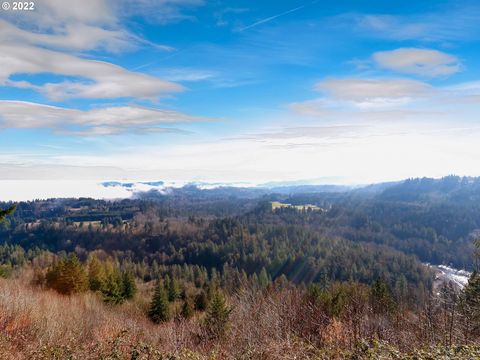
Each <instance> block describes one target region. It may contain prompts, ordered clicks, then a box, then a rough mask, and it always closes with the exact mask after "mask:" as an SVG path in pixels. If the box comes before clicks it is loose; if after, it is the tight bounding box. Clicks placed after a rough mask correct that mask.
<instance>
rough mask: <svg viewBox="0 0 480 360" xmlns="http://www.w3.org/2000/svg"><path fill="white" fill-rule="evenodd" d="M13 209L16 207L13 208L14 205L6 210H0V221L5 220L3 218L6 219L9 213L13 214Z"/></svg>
mask: <svg viewBox="0 0 480 360" xmlns="http://www.w3.org/2000/svg"><path fill="white" fill-rule="evenodd" d="M15 209H16V206H15V205H14V206H11V207H9V208H8V209H5V210H3V209H0V221H2V220H3V219H5V217H6V216H7V215H10V214H11V213H13V212H14V211H15Z"/></svg>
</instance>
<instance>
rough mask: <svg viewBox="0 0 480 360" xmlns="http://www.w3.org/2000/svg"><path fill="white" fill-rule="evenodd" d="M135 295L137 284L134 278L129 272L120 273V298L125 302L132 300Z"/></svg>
mask: <svg viewBox="0 0 480 360" xmlns="http://www.w3.org/2000/svg"><path fill="white" fill-rule="evenodd" d="M136 293H137V284H136V283H135V277H134V276H133V273H132V272H131V271H128V270H127V271H124V272H123V273H122V296H123V298H124V299H126V300H130V299H133V297H134V296H135V294H136Z"/></svg>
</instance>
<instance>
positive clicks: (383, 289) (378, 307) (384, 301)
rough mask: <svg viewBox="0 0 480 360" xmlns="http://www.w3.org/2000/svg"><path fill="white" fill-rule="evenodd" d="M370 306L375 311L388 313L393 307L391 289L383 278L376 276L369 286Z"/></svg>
mask: <svg viewBox="0 0 480 360" xmlns="http://www.w3.org/2000/svg"><path fill="white" fill-rule="evenodd" d="M370 295H371V300H372V308H373V311H374V312H375V313H381V314H389V313H391V312H392V311H393V310H394V308H395V302H394V300H393V296H392V291H391V290H390V287H389V286H388V284H387V283H386V282H385V280H384V279H383V278H378V279H377V280H376V281H375V282H374V283H373V285H372V286H371V288H370Z"/></svg>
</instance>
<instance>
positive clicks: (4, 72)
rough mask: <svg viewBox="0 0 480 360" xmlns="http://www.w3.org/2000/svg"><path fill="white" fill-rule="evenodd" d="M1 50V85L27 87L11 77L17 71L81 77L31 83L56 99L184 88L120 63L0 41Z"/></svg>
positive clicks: (154, 94) (148, 93)
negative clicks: (78, 78)
mask: <svg viewBox="0 0 480 360" xmlns="http://www.w3.org/2000/svg"><path fill="white" fill-rule="evenodd" d="M0 53H1V54H2V57H1V58H0V65H1V66H0V85H10V86H19V87H28V83H27V82H21V83H16V82H14V81H8V79H9V77H10V76H12V75H14V74H34V73H53V74H59V75H65V76H70V77H80V78H82V79H81V80H76V79H75V80H66V81H63V82H60V83H46V84H44V85H39V86H37V85H30V87H31V88H33V89H35V90H37V91H40V92H42V93H44V94H45V95H46V96H47V97H49V98H50V99H54V100H62V99H67V98H119V97H135V98H149V99H155V98H158V97H159V96H161V95H163V94H165V93H167V92H174V91H180V90H182V87H181V86H180V85H177V84H175V83H172V82H169V81H165V80H162V79H158V78H155V77H152V76H148V75H145V74H141V73H135V72H131V71H128V70H126V69H124V68H122V67H120V66H117V65H113V64H110V63H106V62H101V61H95V60H87V59H82V58H79V57H76V56H72V55H68V54H64V53H60V52H56V51H51V50H46V49H42V48H37V47H33V46H21V45H13V44H6V45H0Z"/></svg>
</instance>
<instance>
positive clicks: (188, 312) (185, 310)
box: [181, 296, 193, 319]
mask: <svg viewBox="0 0 480 360" xmlns="http://www.w3.org/2000/svg"><path fill="white" fill-rule="evenodd" d="M181 315H182V317H183V318H184V319H190V318H191V317H192V316H193V304H192V300H191V299H190V298H189V297H188V296H187V297H186V298H185V300H184V301H183V305H182V312H181Z"/></svg>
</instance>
